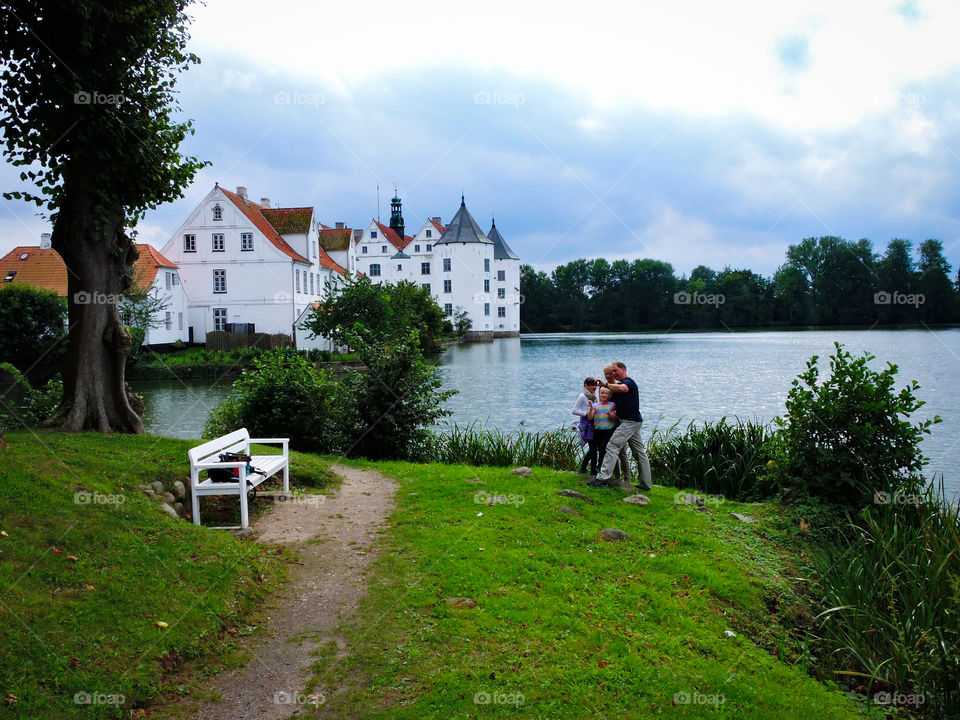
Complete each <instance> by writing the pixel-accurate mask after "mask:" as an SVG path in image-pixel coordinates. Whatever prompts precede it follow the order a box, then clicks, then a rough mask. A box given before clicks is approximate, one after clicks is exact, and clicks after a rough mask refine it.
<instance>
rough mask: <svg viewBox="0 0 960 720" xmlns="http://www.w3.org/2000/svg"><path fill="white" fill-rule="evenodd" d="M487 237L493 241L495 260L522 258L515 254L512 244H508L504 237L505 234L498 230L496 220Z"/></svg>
mask: <svg viewBox="0 0 960 720" xmlns="http://www.w3.org/2000/svg"><path fill="white" fill-rule="evenodd" d="M487 237H488V238H490V240H491V241H492V242H493V259H494V260H519V259H520V258H519V257H517V256H516V254H514V252H513V250H511V249H510V246H509V245H507V242H506V240H504V239H503V235H501V234H500V231H499V230H497V223H496V221H494V222H493V224H492V225H491V226H490V232H488V233H487Z"/></svg>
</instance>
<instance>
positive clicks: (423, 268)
mask: <svg viewBox="0 0 960 720" xmlns="http://www.w3.org/2000/svg"><path fill="white" fill-rule="evenodd" d="M420 274H421V275H429V274H430V263H428V262H425V263H420Z"/></svg>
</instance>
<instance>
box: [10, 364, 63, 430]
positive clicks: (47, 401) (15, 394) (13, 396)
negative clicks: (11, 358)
mask: <svg viewBox="0 0 960 720" xmlns="http://www.w3.org/2000/svg"><path fill="white" fill-rule="evenodd" d="M4 375H6V377H5V378H4V380H5V381H6V382H7V383H9V385H12V386H13V387H9V386H8V388H4V389H3V400H2V402H0V425H2V426H4V427H7V428H11V429H14V430H16V429H20V428H22V427H36V426H37V425H39V424H40V423H41V422H43V421H44V420H46V419H47V418H48V417H50V416H51V415H53V412H54V411H55V410H56V409H57V407H58V406H59V405H60V398H61V397H63V381H62V380H61V379H60V376H59V375H57V376H56V377H55V378H53V379H52V380H50V381H49V382H48V383H46V385H43V386H41V387H40V388H35V387H33V386H32V385H31V384H30V381H29V380H27V378H26V377H25V376H24V375H23V373H21V372H20V371H19V370H18V369H17V368H16V367H14V366H13V365H11V364H10V363H0V377H3V376H4Z"/></svg>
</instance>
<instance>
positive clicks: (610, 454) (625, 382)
mask: <svg viewBox="0 0 960 720" xmlns="http://www.w3.org/2000/svg"><path fill="white" fill-rule="evenodd" d="M614 365H615V367H614V371H613V376H614V378H615V379H616V382H612V383H607V387H608V388H610V389H611V390H612V391H613V392H614V393H616V394H615V395H614V401H615V402H616V404H617V418H619V420H620V425H619V427H617V429H616V430H614V431H613V436H612V437H611V438H610V442H609V443H608V444H607V452H606V453H605V454H604V456H603V465H602V466H601V468H600V472H599V473H597V480H598V481H600V480H603V481H605V482H606V483H607V484H608V486H609V487H615V488H619V489H621V490H633V488H632V487H631V486H630V485H629V484H628V483H626V482H617V481H616V480H614V476H613V469H614V467H616V464H617V456H618V455H619V454H620V451H621V449H623V448H624V446H625V445H626V446H629V447H630V451H631V452H632V453H633V458H634V460H636V461H637V467H639V468H640V484H639V486H638V487H639V488H640V489H641V490H649V489H650V488H652V487H653V482H652V480H651V478H650V460H649V459H648V458H647V450H646V448H645V447H644V446H643V440H641V439H640V429H641V428H642V427H643V416H642V415H641V414H640V390H639V388H638V387H637V384H636V383H635V382H634V381H633V378H630V377H628V376H627V366H626V365H624V364H623V363H622V362H617V363H614Z"/></svg>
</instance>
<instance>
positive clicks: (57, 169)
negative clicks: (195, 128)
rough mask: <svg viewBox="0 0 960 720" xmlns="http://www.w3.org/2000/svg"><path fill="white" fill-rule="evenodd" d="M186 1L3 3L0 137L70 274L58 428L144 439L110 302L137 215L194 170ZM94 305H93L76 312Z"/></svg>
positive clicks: (123, 338)
mask: <svg viewBox="0 0 960 720" xmlns="http://www.w3.org/2000/svg"><path fill="white" fill-rule="evenodd" d="M188 2H189V0H142V1H141V2H136V3H114V2H112V3H107V2H94V1H93V0H7V1H6V2H5V3H4V4H3V8H2V9H0V48H2V50H0V65H2V72H0V98H2V102H3V113H2V114H0V128H2V131H3V137H4V146H5V148H4V154H5V156H6V158H7V160H8V161H9V162H11V163H12V164H13V165H15V166H17V167H20V168H23V172H22V173H21V175H20V177H21V180H22V181H23V182H25V183H27V184H30V185H33V186H34V188H32V189H30V190H19V189H18V190H15V191H12V192H8V193H5V194H4V196H5V197H7V198H21V199H26V200H28V201H33V202H34V203H36V204H37V205H38V206H39V207H42V208H43V209H44V210H45V212H46V213H48V214H49V217H50V220H51V221H52V222H53V236H52V238H51V240H52V243H53V248H54V249H55V250H56V251H57V252H58V253H59V254H60V256H61V257H62V258H63V261H64V263H65V264H66V266H67V287H68V293H67V295H68V314H69V321H70V340H69V344H68V348H67V354H66V358H65V362H64V367H63V390H64V393H63V400H62V402H61V404H60V407H59V409H58V410H57V413H56V414H55V415H54V418H53V420H52V422H53V423H54V424H56V425H58V426H60V427H62V428H64V429H67V430H74V431H79V430H88V429H91V430H99V431H102V432H110V431H122V432H143V424H142V423H141V421H140V417H139V416H138V415H137V413H136V411H135V410H134V408H133V407H132V406H131V405H130V402H129V400H128V397H127V393H126V389H125V384H124V362H125V359H126V356H127V354H128V353H129V351H130V336H129V335H128V333H127V332H126V330H125V329H124V326H123V324H122V323H121V320H120V314H119V311H118V307H117V302H116V299H117V298H119V297H120V295H121V293H123V291H124V290H126V289H127V288H128V287H129V286H130V282H131V278H130V269H131V267H132V266H133V263H134V261H135V260H136V258H137V250H136V246H135V245H134V242H133V240H132V239H131V238H130V236H129V235H128V233H127V229H128V228H130V227H132V226H133V225H134V224H135V222H136V221H137V219H138V218H141V217H142V216H143V214H144V212H145V211H146V210H148V209H150V208H153V207H156V206H157V205H158V204H160V203H163V202H167V201H170V200H174V199H176V198H179V197H182V195H183V189H184V188H185V187H186V186H187V185H188V184H189V182H190V180H191V179H192V178H193V176H194V174H195V173H196V171H197V170H198V169H199V168H200V167H201V166H202V163H200V162H199V161H197V160H196V158H192V157H191V158H183V157H182V156H181V155H180V153H179V147H180V143H181V142H182V141H183V139H184V138H185V137H186V135H187V133H189V132H191V128H190V123H189V122H177V121H175V120H174V119H173V112H174V110H175V108H176V100H175V95H174V83H175V79H176V76H177V74H178V73H179V72H181V71H183V70H185V69H186V68H187V67H188V66H189V65H191V64H192V63H195V62H197V58H196V56H194V55H193V54H191V53H188V52H187V51H186V44H187V39H188V34H187V21H188V18H187V16H186V14H185V8H186V7H187V5H188ZM87 298H94V299H97V301H96V302H83V300H84V299H87Z"/></svg>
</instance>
